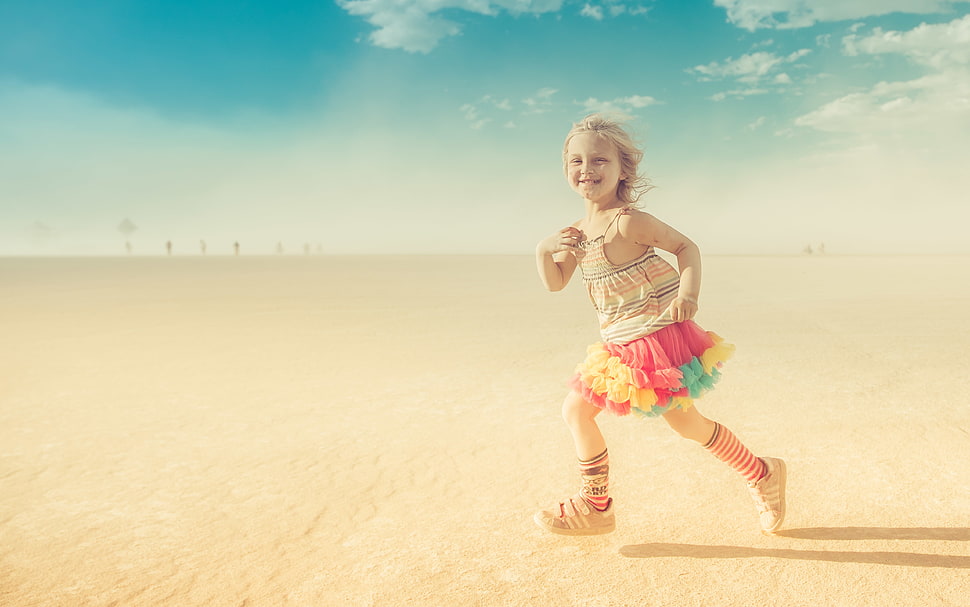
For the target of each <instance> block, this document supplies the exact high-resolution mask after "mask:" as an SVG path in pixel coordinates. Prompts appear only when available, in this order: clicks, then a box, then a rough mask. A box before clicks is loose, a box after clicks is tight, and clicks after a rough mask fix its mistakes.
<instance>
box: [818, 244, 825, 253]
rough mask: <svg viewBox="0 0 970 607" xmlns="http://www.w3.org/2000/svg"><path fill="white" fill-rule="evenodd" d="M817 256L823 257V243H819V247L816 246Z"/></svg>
mask: <svg viewBox="0 0 970 607" xmlns="http://www.w3.org/2000/svg"><path fill="white" fill-rule="evenodd" d="M818 254H819V255H825V243H824V242H822V243H819V245H818Z"/></svg>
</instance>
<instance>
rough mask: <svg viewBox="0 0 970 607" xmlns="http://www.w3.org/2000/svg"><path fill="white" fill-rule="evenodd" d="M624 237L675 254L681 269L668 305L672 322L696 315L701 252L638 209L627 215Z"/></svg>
mask: <svg viewBox="0 0 970 607" xmlns="http://www.w3.org/2000/svg"><path fill="white" fill-rule="evenodd" d="M627 217H628V218H629V219H628V221H627V222H626V224H627V225H626V228H627V229H626V230H623V231H625V232H626V236H628V237H629V238H631V239H632V240H633V241H635V242H636V243H637V244H640V245H644V246H651V247H656V248H658V249H663V250H664V251H668V252H670V253H673V254H674V255H676V256H677V269H678V270H679V271H680V290H679V291H678V292H677V297H675V298H674V301H673V302H672V303H671V304H670V314H671V317H672V318H673V319H674V321H675V322H681V321H684V320H690V319H692V318H693V317H694V315H695V314H697V298H698V297H699V296H700V293H701V251H700V249H699V248H698V247H697V245H696V244H694V242H693V241H692V240H691V239H690V238H687V237H686V236H684V235H683V234H681V233H680V232H678V231H677V230H675V229H674V228H672V227H670V226H669V225H667V224H665V223H664V222H662V221H660V220H659V219H657V218H656V217H654V216H652V215H649V214H647V213H643V212H641V211H631V212H629V213H628V214H627Z"/></svg>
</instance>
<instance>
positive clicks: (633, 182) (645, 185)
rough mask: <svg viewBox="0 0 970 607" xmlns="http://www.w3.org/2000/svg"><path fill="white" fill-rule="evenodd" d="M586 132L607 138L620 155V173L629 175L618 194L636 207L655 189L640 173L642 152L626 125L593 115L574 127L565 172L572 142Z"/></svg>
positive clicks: (567, 136) (567, 144) (571, 131)
mask: <svg viewBox="0 0 970 607" xmlns="http://www.w3.org/2000/svg"><path fill="white" fill-rule="evenodd" d="M584 133H594V134H596V135H598V136H600V137H605V138H606V139H607V140H608V141H610V142H611V143H613V145H614V146H616V151H617V152H618V153H619V155H620V171H621V172H622V173H623V174H624V175H626V179H623V180H621V181H620V184H619V185H618V186H617V188H616V195H617V197H618V198H619V199H620V200H621V201H623V202H626V203H628V204H636V203H637V202H639V201H640V197H641V196H643V195H644V194H646V193H647V191H649V190H652V189H653V187H654V186H653V185H652V184H651V183H650V180H649V179H647V178H646V177H644V176H643V175H640V173H639V170H640V161H641V160H642V159H643V150H641V149H640V148H638V147H637V144H636V143H635V142H634V141H633V138H632V137H630V134H629V133H627V132H626V131H625V130H624V129H623V123H621V122H620V121H619V120H615V119H612V118H608V117H606V116H604V115H603V114H590V115H589V116H587V117H585V118H583V119H582V120H581V121H580V122H577V123H576V124H574V125H573V128H572V130H570V131H569V134H568V135H566V141H565V143H563V146H562V162H563V171H565V170H566V168H567V164H566V154H567V153H568V152H567V150H568V148H569V141H570V140H571V139H572V138H573V137H575V136H576V135H582V134H584Z"/></svg>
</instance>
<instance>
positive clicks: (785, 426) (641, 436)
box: [0, 255, 970, 607]
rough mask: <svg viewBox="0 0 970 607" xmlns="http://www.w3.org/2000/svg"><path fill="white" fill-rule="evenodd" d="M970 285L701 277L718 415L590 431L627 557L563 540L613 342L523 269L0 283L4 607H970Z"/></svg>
mask: <svg viewBox="0 0 970 607" xmlns="http://www.w3.org/2000/svg"><path fill="white" fill-rule="evenodd" d="M968 309H970V258H967V257H917V256H898V257H838V256H817V255H816V256H804V257H708V258H706V260H705V283H704V293H703V295H702V300H701V312H700V314H699V316H698V318H697V320H698V322H700V323H701V324H702V325H704V326H705V327H707V328H709V329H711V330H715V331H717V332H718V333H720V334H722V335H724V336H725V337H726V338H728V339H729V340H730V341H732V342H734V343H735V344H736V345H737V347H738V350H737V354H736V356H735V358H733V359H732V361H731V362H730V363H729V365H728V366H727V367H726V368H725V369H724V376H723V379H722V381H721V383H720V384H719V386H718V388H717V390H715V391H714V392H713V393H712V394H710V395H709V396H707V397H705V398H704V399H703V400H702V401H701V403H700V408H701V410H702V411H703V412H704V413H705V414H706V415H708V416H710V417H712V418H714V419H717V420H719V421H721V422H722V423H724V424H725V425H727V426H728V427H730V428H731V429H733V430H734V432H735V433H736V434H737V435H738V436H740V437H741V438H742V440H744V441H745V442H746V443H747V444H748V445H749V446H750V447H751V448H752V449H753V450H754V451H755V452H757V453H759V454H763V455H774V456H780V457H783V458H785V459H786V460H787V462H788V466H789V477H790V478H789V513H788V518H787V520H786V523H785V531H783V532H782V533H781V534H779V535H778V536H775V537H767V536H763V535H761V533H760V532H759V530H758V524H757V517H756V512H755V509H754V506H753V504H752V503H751V501H750V498H749V497H748V495H747V492H746V488H745V485H744V483H743V482H742V481H741V480H740V478H739V477H737V476H736V475H735V474H734V473H733V472H731V471H730V470H729V469H727V468H726V467H725V466H723V465H722V464H721V463H719V462H718V461H717V460H715V459H714V458H713V457H711V456H710V455H709V454H707V453H706V452H705V451H704V450H703V449H701V448H700V447H699V446H697V445H696V444H694V443H691V442H689V441H686V440H684V439H681V438H679V437H677V436H676V435H674V434H673V432H671V431H670V430H669V429H668V428H667V426H666V424H665V423H664V422H663V421H662V420H640V419H635V418H605V416H604V418H603V422H602V426H603V429H604V432H605V434H606V436H607V440H608V442H609V446H610V451H611V456H612V457H611V459H612V465H613V468H612V469H613V483H612V495H613V497H614V499H615V500H616V507H617V517H618V529H617V531H616V532H615V533H614V534H612V535H608V536H601V537H594V538H568V537H560V536H554V535H546V534H544V532H543V531H541V530H540V529H538V528H537V527H536V526H535V525H534V523H533V522H532V514H533V512H534V511H535V510H537V509H538V508H540V507H545V506H548V505H551V504H552V503H553V502H555V501H556V500H558V499H560V498H562V497H565V496H566V495H567V494H569V493H572V492H573V491H575V490H576V488H577V482H578V481H577V475H576V471H575V469H574V456H573V454H572V452H571V441H570V440H569V436H568V432H567V430H566V428H565V425H564V424H563V423H562V421H561V420H560V418H559V405H560V402H561V400H562V397H563V395H564V394H565V392H564V390H565V388H564V385H565V381H566V378H567V377H568V375H569V374H570V372H571V370H572V368H573V366H574V365H575V364H576V362H577V361H578V360H580V359H581V358H582V356H583V353H584V352H585V347H586V345H587V343H588V342H590V341H593V340H595V338H596V326H595V319H594V317H593V313H592V310H591V309H590V307H589V304H588V302H587V301H586V300H585V295H584V293H583V292H582V288H581V285H579V284H578V283H575V284H573V285H571V286H570V287H569V288H568V289H567V290H566V291H564V292H562V293H557V294H550V293H547V292H545V291H543V290H542V288H541V287H540V285H539V282H538V278H537V277H536V276H535V271H534V266H533V261H532V259H531V258H530V257H528V256H526V257H517V256H509V257H401V258H383V257H346V258H341V257H296V256H293V257H283V256H281V257H265V258H256V257H240V258H232V257H225V258H215V257H210V258H201V257H195V258H189V257H172V258H79V259H30V258H6V259H0V336H2V344H3V347H2V348H0V369H2V375H0V479H2V485H0V487H2V490H0V605H4V606H7V605H11V606H34V605H37V606H40V605H45V606H46V605H66V606H86V605H104V606H107V605H119V606H124V607H128V606H142V605H145V606H147V605H177V606H186V605H206V606H210V605H215V606H219V605H227V606H243V605H272V606H276V605H461V606H468V605H557V606H559V605H582V606H599V605H704V606H712V605H714V606H751V605H786V606H787V605H887V604H893V605H966V604H968V600H970V599H968V596H970V575H968V574H970V571H968V569H970V491H968V488H970V465H968V463H970V407H968V404H970V379H968V374H967V371H966V364H967V361H968V360H970V320H968V316H967V310H968Z"/></svg>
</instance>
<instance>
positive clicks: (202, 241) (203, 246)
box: [199, 240, 205, 255]
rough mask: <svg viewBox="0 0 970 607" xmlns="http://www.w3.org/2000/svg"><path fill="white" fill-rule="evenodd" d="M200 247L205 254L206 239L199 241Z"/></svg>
mask: <svg viewBox="0 0 970 607" xmlns="http://www.w3.org/2000/svg"><path fill="white" fill-rule="evenodd" d="M199 249H201V250H202V254H203V255H205V241H204V240H200V241H199Z"/></svg>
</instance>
